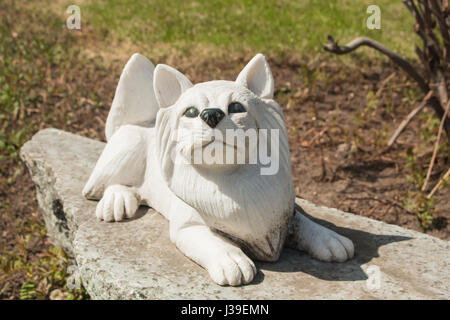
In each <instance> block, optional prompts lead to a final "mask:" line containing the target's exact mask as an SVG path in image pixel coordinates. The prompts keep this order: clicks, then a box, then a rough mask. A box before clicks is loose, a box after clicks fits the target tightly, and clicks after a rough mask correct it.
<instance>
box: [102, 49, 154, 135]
mask: <svg viewBox="0 0 450 320" xmlns="http://www.w3.org/2000/svg"><path fill="white" fill-rule="evenodd" d="M154 70H155V66H154V65H153V63H152V62H151V61H150V60H148V59H147V58H146V57H144V56H142V55H140V54H139V53H135V54H133V55H132V56H131V58H130V60H128V62H127V64H126V65H125V67H124V69H123V71H122V75H121V76H120V80H119V84H118V85H117V89H116V93H115V95H114V100H113V102H112V105H111V110H110V111H109V114H108V118H107V120H106V126H105V134H106V140H107V141H109V140H110V139H111V137H112V136H113V134H114V133H115V132H116V131H117V130H118V129H119V128H120V127H121V126H123V125H127V124H133V125H138V126H143V127H150V126H152V125H153V123H154V122H155V119H156V114H157V112H158V110H159V106H158V103H157V101H156V98H155V92H154V89H153V72H154Z"/></svg>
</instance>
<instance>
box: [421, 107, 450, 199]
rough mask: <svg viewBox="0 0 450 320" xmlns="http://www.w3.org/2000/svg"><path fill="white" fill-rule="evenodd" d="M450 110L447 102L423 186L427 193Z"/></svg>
mask: <svg viewBox="0 0 450 320" xmlns="http://www.w3.org/2000/svg"><path fill="white" fill-rule="evenodd" d="M449 108H450V101H448V102H447V106H446V107H445V112H444V115H443V116H442V120H441V123H440V125H439V131H438V135H437V138H436V142H435V144H434V150H433V156H432V157H431V161H430V166H429V167H428V172H427V177H426V178H425V182H424V183H423V186H422V191H425V190H426V188H427V184H428V180H430V176H431V171H432V170H433V166H434V161H435V160H436V156H437V153H438V150H439V142H440V140H441V135H442V131H443V130H444V123H445V119H446V118H447V114H448V109H449Z"/></svg>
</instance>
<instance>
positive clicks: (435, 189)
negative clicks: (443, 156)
mask: <svg viewBox="0 0 450 320" xmlns="http://www.w3.org/2000/svg"><path fill="white" fill-rule="evenodd" d="M448 177H450V169H448V170H447V172H446V173H445V174H444V176H443V177H442V179H440V180H439V182H438V183H436V185H435V186H434V188H433V190H431V192H430V193H429V194H428V195H427V199H431V197H432V196H433V195H434V194H435V193H436V191H438V189H439V187H440V186H441V184H442V183H443V182H444V180H445V179H447V178H448Z"/></svg>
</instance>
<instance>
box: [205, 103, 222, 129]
mask: <svg viewBox="0 0 450 320" xmlns="http://www.w3.org/2000/svg"><path fill="white" fill-rule="evenodd" d="M223 117H225V113H224V112H223V111H222V110H220V109H217V108H212V109H205V110H203V111H202V113H200V118H202V119H203V121H205V122H206V123H207V124H208V126H210V127H211V128H215V127H216V126H217V125H218V124H219V122H220V120H222V119H223Z"/></svg>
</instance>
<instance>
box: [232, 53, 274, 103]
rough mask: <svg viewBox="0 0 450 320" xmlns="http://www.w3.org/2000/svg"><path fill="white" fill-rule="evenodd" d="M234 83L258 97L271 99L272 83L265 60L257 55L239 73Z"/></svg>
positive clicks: (270, 73) (270, 72) (260, 55)
mask: <svg viewBox="0 0 450 320" xmlns="http://www.w3.org/2000/svg"><path fill="white" fill-rule="evenodd" d="M236 82H237V83H239V84H240V85H242V86H244V87H246V88H247V89H249V90H250V91H252V92H253V93H254V94H256V95H257V96H258V97H260V98H263V99H273V87H274V81H273V76H272V71H270V67H269V64H268V63H267V60H266V58H265V57H264V56H263V55H262V54H261V53H258V54H257V55H256V56H255V57H254V58H253V59H252V60H251V61H250V62H249V63H248V64H247V65H246V66H245V68H244V69H243V70H242V71H241V73H240V74H239V76H238V77H237V79H236Z"/></svg>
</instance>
